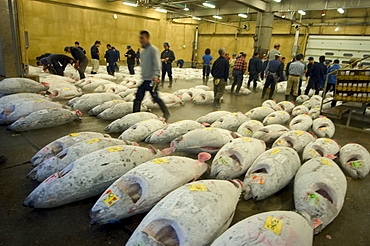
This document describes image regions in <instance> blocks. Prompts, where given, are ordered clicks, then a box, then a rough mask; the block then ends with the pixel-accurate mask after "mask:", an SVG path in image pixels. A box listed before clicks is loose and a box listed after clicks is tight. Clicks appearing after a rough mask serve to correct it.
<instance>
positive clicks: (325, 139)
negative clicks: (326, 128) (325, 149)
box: [324, 138, 332, 143]
mask: <svg viewBox="0 0 370 246" xmlns="http://www.w3.org/2000/svg"><path fill="white" fill-rule="evenodd" d="M324 141H325V142H327V143H331V142H332V141H331V139H329V138H324Z"/></svg>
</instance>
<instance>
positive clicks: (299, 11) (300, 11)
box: [298, 9, 306, 15]
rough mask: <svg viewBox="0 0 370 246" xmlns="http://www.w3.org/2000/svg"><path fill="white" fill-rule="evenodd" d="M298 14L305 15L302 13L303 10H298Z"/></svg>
mask: <svg viewBox="0 0 370 246" xmlns="http://www.w3.org/2000/svg"><path fill="white" fill-rule="evenodd" d="M298 13H299V14H301V15H306V12H304V11H303V10H301V9H300V10H298Z"/></svg>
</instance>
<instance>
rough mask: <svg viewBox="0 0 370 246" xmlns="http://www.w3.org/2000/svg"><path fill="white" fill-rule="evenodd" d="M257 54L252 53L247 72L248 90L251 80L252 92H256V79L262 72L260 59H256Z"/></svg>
mask: <svg viewBox="0 0 370 246" xmlns="http://www.w3.org/2000/svg"><path fill="white" fill-rule="evenodd" d="M258 56H259V53H258V52H254V54H253V57H252V58H251V59H250V60H249V66H248V72H249V79H248V88H249V87H250V84H251V82H252V80H253V92H256V87H257V80H258V77H259V76H260V75H261V70H262V62H261V60H260V58H258Z"/></svg>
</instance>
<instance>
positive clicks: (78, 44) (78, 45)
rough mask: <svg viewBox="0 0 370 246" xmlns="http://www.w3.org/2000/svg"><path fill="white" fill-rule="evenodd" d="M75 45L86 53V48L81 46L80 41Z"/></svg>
mask: <svg viewBox="0 0 370 246" xmlns="http://www.w3.org/2000/svg"><path fill="white" fill-rule="evenodd" d="M75 47H77V48H79V49H80V50H82V52H83V53H84V54H85V55H86V50H85V49H84V48H82V47H81V46H80V43H79V42H78V41H76V42H75Z"/></svg>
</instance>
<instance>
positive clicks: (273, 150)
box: [270, 149, 281, 154]
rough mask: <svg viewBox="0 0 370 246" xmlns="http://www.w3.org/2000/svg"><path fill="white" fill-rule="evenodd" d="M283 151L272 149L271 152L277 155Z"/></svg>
mask: <svg viewBox="0 0 370 246" xmlns="http://www.w3.org/2000/svg"><path fill="white" fill-rule="evenodd" d="M280 151H281V149H272V150H271V151H270V152H271V153H272V154H277V153H279V152H280Z"/></svg>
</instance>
